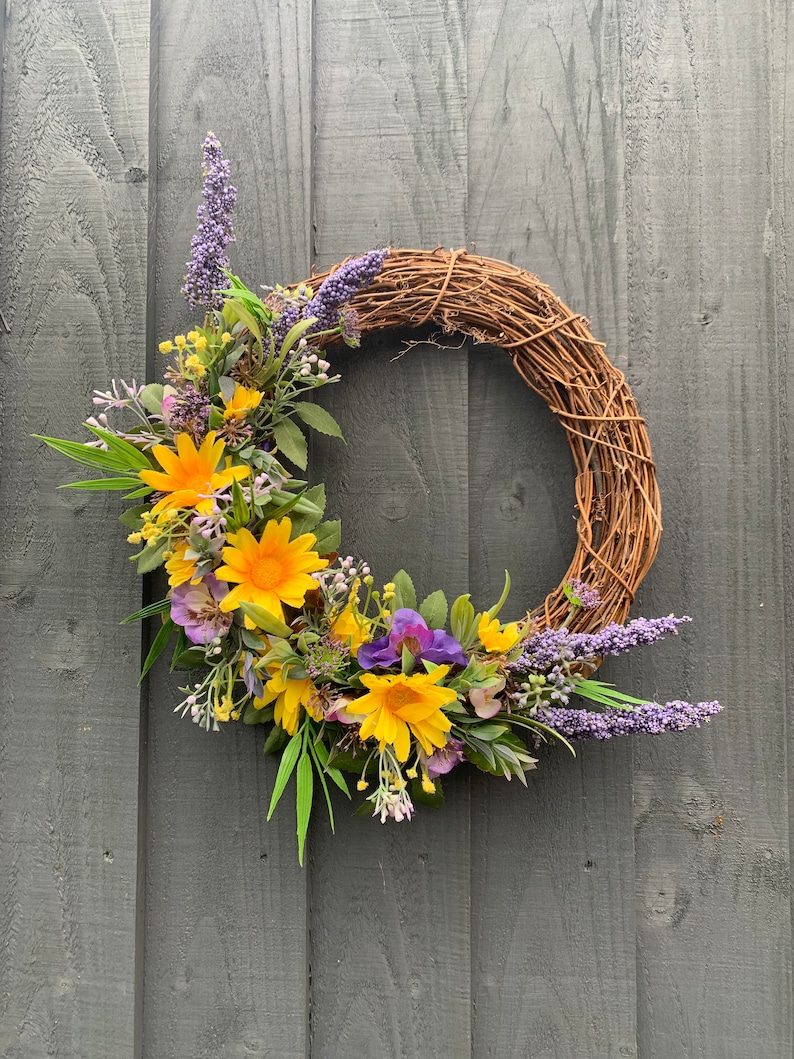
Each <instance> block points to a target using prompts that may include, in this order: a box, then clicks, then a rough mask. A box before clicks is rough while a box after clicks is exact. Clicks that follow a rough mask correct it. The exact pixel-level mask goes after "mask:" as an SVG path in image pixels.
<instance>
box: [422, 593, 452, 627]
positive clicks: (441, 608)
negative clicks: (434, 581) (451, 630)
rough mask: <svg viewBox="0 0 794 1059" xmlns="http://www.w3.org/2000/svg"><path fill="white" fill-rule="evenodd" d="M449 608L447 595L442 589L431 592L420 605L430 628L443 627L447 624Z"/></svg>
mask: <svg viewBox="0 0 794 1059" xmlns="http://www.w3.org/2000/svg"><path fill="white" fill-rule="evenodd" d="M448 610H449V605H448V604H447V597H446V596H445V595H444V593H443V592H442V591H441V589H438V590H437V591H436V592H431V593H430V595H429V596H427V597H426V598H425V599H423V600H422V603H421V605H420V607H419V613H420V614H421V615H422V617H423V618H424V619H425V622H426V623H427V627H428V629H443V628H444V626H445V625H446V624H447V612H448Z"/></svg>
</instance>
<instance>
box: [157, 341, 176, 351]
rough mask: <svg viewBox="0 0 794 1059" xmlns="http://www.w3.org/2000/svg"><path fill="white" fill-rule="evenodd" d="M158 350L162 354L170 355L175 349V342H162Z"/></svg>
mask: <svg viewBox="0 0 794 1059" xmlns="http://www.w3.org/2000/svg"><path fill="white" fill-rule="evenodd" d="M157 348H158V349H159V350H160V352H161V353H170V352H171V350H172V349H173V348H174V344H173V342H161V343H160V345H159V346H158V347H157Z"/></svg>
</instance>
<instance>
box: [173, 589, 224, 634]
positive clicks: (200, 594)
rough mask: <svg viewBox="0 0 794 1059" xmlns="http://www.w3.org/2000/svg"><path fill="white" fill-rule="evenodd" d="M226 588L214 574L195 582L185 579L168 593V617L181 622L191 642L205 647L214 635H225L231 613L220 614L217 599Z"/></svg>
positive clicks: (220, 597)
mask: <svg viewBox="0 0 794 1059" xmlns="http://www.w3.org/2000/svg"><path fill="white" fill-rule="evenodd" d="M228 591H229V586H228V585H227V584H226V582H225V581H219V580H218V578H217V577H216V576H215V574H206V575H205V577H203V578H202V579H201V581H199V583H198V584H197V585H191V584H190V582H186V583H185V584H184V585H177V587H176V588H175V589H174V590H173V592H172V593H171V620H172V621H174V622H176V624H177V625H181V626H182V627H183V629H184V630H185V635H186V636H187V638H188V640H190V642H191V643H196V644H203V645H204V646H205V647H206V645H207V644H208V643H210V642H211V641H212V640H214V639H215V637H216V636H225V635H226V634H227V633H228V631H229V629H230V627H231V624H232V615H231V614H224V613H223V611H222V610H221V609H220V601H221V600H222V599H223V597H224V596H225V595H227V593H228Z"/></svg>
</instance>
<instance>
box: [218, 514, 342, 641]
mask: <svg viewBox="0 0 794 1059" xmlns="http://www.w3.org/2000/svg"><path fill="white" fill-rule="evenodd" d="M291 532H292V522H291V521H290V520H289V519H288V518H283V519H281V520H280V521H278V522H277V521H276V519H270V521H269V522H267V523H266V524H265V529H264V532H263V533H262V537H261V538H260V540H257V539H256V537H255V536H254V535H253V534H252V533H251V532H250V531H249V530H247V529H241V530H238V531H237V533H230V534H229V538H228V539H229V542H230V544H231V545H232V547H230V548H224V549H223V561H224V563H225V564H226V565H225V566H221V567H220V568H219V569H217V570H216V571H215V576H216V577H219V578H220V579H221V580H222V581H231V582H232V583H234V584H235V585H236V587H235V588H233V589H232V590H231V592H229V594H228V595H227V596H224V598H223V599H222V600H221V604H220V607H221V610H224V611H228V610H236V609H237V607H239V605H240V603H241V602H246V603H255V604H256V605H257V606H259V607H264V609H265V610H268V611H270V613H271V614H274V615H275V616H276V617H277V618H280V619H281V620H282V621H283V620H284V608H283V604H285V603H286V605H287V606H288V607H300V605H301V604H302V603H303V601H304V599H305V598H306V593H307V592H308V591H310V590H311V589H313V588H315V587H316V582H315V580H314V578H312V577H310V576H309V575H310V574H311V573H314V571H316V570H323V569H324V568H325V567H326V566H328V560H327V559H321V558H320V556H319V555H318V554H317V552H313V551H311V550H310V549H311V547H312V545H313V544H315V543H316V541H317V538H316V537H315V536H314V534H313V533H303V534H301V536H300V537H296V538H295V540H294V541H291V540H290V539H289V538H290V533H291ZM246 625H248V627H249V628H252V627H253V623H252V622H251V621H250V618H248V617H246Z"/></svg>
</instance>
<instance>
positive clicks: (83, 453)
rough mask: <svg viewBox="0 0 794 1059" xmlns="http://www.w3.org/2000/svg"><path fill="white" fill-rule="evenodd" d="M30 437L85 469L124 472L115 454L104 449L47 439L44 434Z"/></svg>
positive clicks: (58, 439) (77, 442) (75, 442)
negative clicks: (92, 468)
mask: <svg viewBox="0 0 794 1059" xmlns="http://www.w3.org/2000/svg"><path fill="white" fill-rule="evenodd" d="M31 437H34V438H38V440H39V441H43V442H44V443H45V444H46V445H49V447H50V448H51V449H54V450H55V452H57V453H59V454H60V455H61V456H67V457H68V458H69V459H70V460H74V462H75V463H82V464H83V465H84V466H85V467H101V468H103V469H106V470H110V471H124V470H126V467H125V466H124V464H123V462H122V461H120V460H119V458H118V456H116V455H115V453H112V452H105V450H104V449H95V448H92V447H91V446H89V445H85V444H83V443H82V442H80V441H65V440H63V439H62V438H48V437H45V436H44V434H31Z"/></svg>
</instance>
